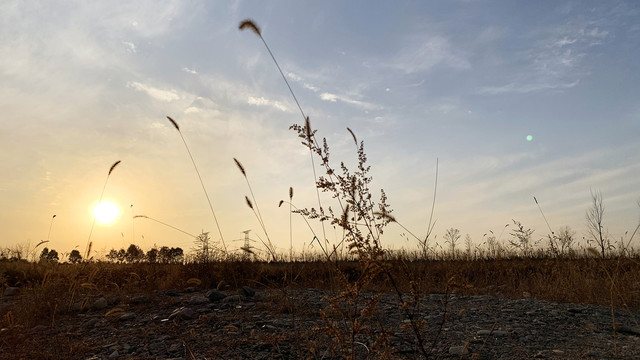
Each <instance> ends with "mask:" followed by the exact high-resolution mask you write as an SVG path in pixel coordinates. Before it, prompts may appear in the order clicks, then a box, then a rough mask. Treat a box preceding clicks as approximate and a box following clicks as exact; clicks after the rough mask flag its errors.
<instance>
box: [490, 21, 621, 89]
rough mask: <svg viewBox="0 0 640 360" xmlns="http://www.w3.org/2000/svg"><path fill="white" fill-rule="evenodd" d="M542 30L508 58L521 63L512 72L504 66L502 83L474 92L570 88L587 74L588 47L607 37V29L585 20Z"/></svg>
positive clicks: (601, 41) (598, 43)
mask: <svg viewBox="0 0 640 360" xmlns="http://www.w3.org/2000/svg"><path fill="white" fill-rule="evenodd" d="M543 33H545V34H546V36H543V38H542V39H539V40H533V41H531V40H529V41H531V46H530V47H529V48H528V49H527V50H525V51H523V52H521V53H520V54H519V56H516V57H515V58H514V59H511V62H512V63H515V62H522V63H523V65H524V66H521V67H518V72H516V73H509V71H508V68H507V69H505V73H506V76H504V78H505V79H506V84H500V85H489V86H484V87H481V88H480V89H479V90H478V93H480V94H488V95H498V94H505V93H519V94H525V93H532V92H538V91H544V90H562V89H569V88H572V87H574V86H576V85H578V84H579V83H580V80H581V79H582V78H583V77H584V76H586V75H588V74H589V69H588V68H586V66H585V64H584V63H585V62H584V59H585V58H586V57H588V54H589V51H590V48H592V47H594V46H597V45H600V44H602V43H603V42H604V41H605V40H606V39H607V37H609V32H608V31H606V30H603V29H600V28H599V27H594V26H592V25H590V24H588V23H587V24H584V25H580V26H578V25H563V26H560V27H557V28H553V29H550V30H546V31H545V32H543ZM524 40H526V37H525V39H523V41H524ZM509 78H510V79H509Z"/></svg>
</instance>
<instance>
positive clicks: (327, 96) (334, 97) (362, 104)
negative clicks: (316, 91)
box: [320, 92, 382, 110]
mask: <svg viewBox="0 0 640 360" xmlns="http://www.w3.org/2000/svg"><path fill="white" fill-rule="evenodd" d="M320 99H322V100H324V101H329V102H338V101H340V102H343V103H346V104H349V105H354V106H357V107H359V108H361V109H364V110H379V109H382V106H380V105H376V104H373V103H370V102H366V101H360V100H355V99H352V98H350V97H348V96H346V95H338V94H332V93H329V92H323V93H322V94H320Z"/></svg>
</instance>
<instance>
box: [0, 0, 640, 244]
mask: <svg viewBox="0 0 640 360" xmlns="http://www.w3.org/2000/svg"><path fill="white" fill-rule="evenodd" d="M246 18H251V19H253V20H254V21H255V22H256V24H257V25H258V26H259V27H260V28H261V30H262V35H263V37H264V39H265V41H266V42H267V43H268V45H269V47H270V48H271V50H272V51H273V53H274V55H275V57H276V58H277V60H278V62H279V64H280V66H281V68H282V70H283V72H284V73H285V75H286V77H287V79H288V80H289V82H290V84H291V87H292V89H293V91H294V92H295V94H296V96H297V98H298V100H299V102H300V104H301V106H302V108H303V109H304V112H305V113H306V114H307V115H308V116H309V117H310V121H311V124H312V126H313V128H315V129H317V131H318V133H317V136H318V137H320V138H322V137H325V138H326V139H327V142H328V144H329V146H330V148H331V156H332V161H333V162H334V167H337V166H338V165H339V162H340V161H344V162H345V163H346V164H349V165H350V166H353V165H354V164H355V163H356V162H355V161H356V153H355V147H354V144H353V140H352V137H351V134H350V133H349V132H348V131H347V127H348V128H350V129H351V130H353V132H354V133H355V135H356V136H357V138H358V140H361V141H364V144H365V145H364V146H365V151H366V153H367V155H368V160H369V164H370V165H371V166H372V169H371V176H372V178H373V182H372V184H371V188H372V191H373V193H374V196H376V197H377V196H378V195H379V189H384V191H385V192H386V194H387V197H388V203H389V204H390V205H391V207H392V208H393V209H394V212H393V215H394V216H395V217H396V219H397V220H398V221H399V222H400V223H401V224H402V225H404V226H405V227H407V228H408V229H410V230H411V231H412V232H413V233H415V234H416V235H418V236H420V237H423V236H424V235H425V234H426V229H427V226H428V225H427V224H428V221H429V217H430V213H431V205H432V203H433V200H434V187H435V180H436V164H437V168H438V177H437V192H436V199H435V208H434V213H433V219H434V220H437V221H436V223H435V227H434V230H433V234H432V236H434V235H435V239H433V240H432V241H433V243H432V245H435V242H439V243H440V244H443V239H442V237H443V235H444V233H445V231H446V230H447V229H449V228H457V229H459V230H460V233H461V234H463V238H464V236H465V235H466V234H469V236H470V238H471V239H472V240H473V241H474V243H475V244H476V245H481V244H482V241H483V239H484V238H483V235H484V234H486V233H488V231H489V230H492V231H493V232H495V233H496V234H499V233H500V232H501V231H503V229H505V225H506V224H512V225H511V226H510V227H508V228H506V231H504V234H503V236H502V241H504V240H507V239H508V238H509V235H508V232H509V231H510V229H512V228H513V223H512V220H517V221H519V222H521V223H522V224H523V225H524V226H525V227H526V228H531V229H534V230H535V233H534V235H533V236H534V239H536V240H537V239H541V238H543V237H545V236H546V235H547V234H548V233H549V229H548V227H547V225H546V223H545V220H544V218H543V216H542V214H541V210H542V212H543V213H544V215H545V217H546V219H547V220H548V223H549V225H550V226H551V228H552V229H553V230H554V231H557V230H558V229H560V228H561V227H563V226H570V227H571V228H572V229H573V230H574V231H575V232H576V238H578V239H580V240H581V239H582V238H583V237H584V236H586V234H587V228H586V223H585V212H586V211H587V209H588V208H589V207H590V204H591V192H593V191H599V192H601V194H602V197H603V200H604V204H605V209H606V210H605V218H604V220H605V228H606V230H607V231H608V233H609V234H610V236H611V237H612V239H614V240H619V239H620V238H621V237H623V236H624V237H625V239H627V238H628V237H629V234H627V235H625V232H627V231H628V232H629V233H631V232H632V231H633V229H634V228H635V227H636V226H637V224H638V221H639V219H640V207H639V206H638V201H639V200H640V186H639V184H640V183H639V179H640V162H639V161H638V160H639V154H640V141H638V136H639V135H640V101H639V100H640V65H639V64H640V62H639V61H638V60H637V59H638V57H639V55H640V22H638V19H639V18H640V4H638V3H637V2H635V1H606V2H603V1H535V2H532V1H489V0H487V1H484V0H477V1H472V0H467V1H455V0H454V1H449V0H447V1H419V2H417V1H388V2H383V1H378V2H371V1H348V2H344V1H321V2H319V1H295V2H290V1H289V2H284V1H165V0H149V1H135V2H130V1H92V2H85V1H29V2H25V1H19V0H15V1H13V0H6V1H2V3H1V4H0V108H2V110H3V111H2V112H3V117H2V120H0V224H1V225H2V226H1V229H2V230H1V232H0V247H3V248H4V247H9V248H11V247H15V246H20V245H22V246H27V247H31V248H33V247H34V246H35V245H36V244H37V243H38V242H39V241H41V240H46V239H48V240H49V243H48V244H46V245H47V246H48V247H49V248H54V249H57V250H58V251H59V252H61V253H65V252H69V251H71V250H72V249H78V250H80V252H81V253H83V252H84V251H85V250H86V245H87V243H88V241H89V240H91V241H92V242H93V251H94V255H95V256H100V255H104V254H105V253H107V252H108V251H109V250H110V249H112V248H116V249H118V248H122V247H124V248H126V247H127V246H128V245H129V244H131V243H135V244H137V245H139V246H140V247H142V248H143V249H145V250H148V249H149V248H151V247H152V246H154V245H157V246H165V245H166V246H180V247H182V248H183V249H185V250H189V249H191V248H193V247H194V241H193V238H192V237H190V236H189V235H186V234H184V233H183V232H181V231H178V230H176V229H174V228H177V229H180V230H182V231H184V232H187V233H190V234H196V235H197V234H199V233H201V232H203V231H204V232H210V235H211V237H212V240H213V242H214V243H216V244H219V243H220V236H219V234H218V230H217V229H218V228H217V226H216V223H215V222H214V219H213V216H212V212H211V210H210V207H209V204H208V202H207V198H206V196H205V194H204V192H203V189H202V186H201V184H200V181H199V180H198V174H197V173H196V170H195V169H194V167H193V164H192V163H191V160H190V158H189V153H188V152H187V149H186V148H185V145H184V143H183V142H182V139H181V138H180V133H178V132H177V131H176V129H175V128H174V127H173V126H172V125H171V123H170V122H169V121H168V120H167V119H166V116H171V117H172V118H173V119H174V120H175V121H176V122H177V123H178V124H179V126H180V130H181V134H182V136H183V137H184V139H185V141H186V143H187V145H188V148H189V150H190V152H191V155H192V156H193V159H194V161H195V163H196V164H197V169H198V171H199V173H200V176H201V178H202V180H203V183H204V186H205V188H206V190H207V193H208V196H209V199H210V200H211V204H212V207H213V209H214V212H215V215H216V218H217V220H218V224H219V227H220V231H221V232H222V234H223V237H224V240H225V244H226V246H227V247H228V250H229V251H238V250H237V249H238V248H239V247H240V246H241V245H242V244H243V243H242V241H236V240H239V239H241V238H243V237H244V234H243V233H242V232H243V231H245V230H251V232H250V233H249V234H250V237H251V238H252V239H255V240H259V239H263V240H265V239H266V235H265V234H264V231H262V229H261V227H260V225H259V223H258V221H257V220H256V217H255V215H254V213H253V212H252V210H251V209H250V208H249V207H248V206H247V205H246V203H245V196H246V195H250V191H249V189H248V187H247V183H246V182H245V178H244V177H243V176H242V174H241V173H240V171H239V170H238V168H237V167H236V164H235V163H234V161H233V158H237V159H238V160H239V161H240V162H241V163H242V164H243V166H244V168H245V169H246V172H247V177H248V180H249V182H250V184H251V188H252V190H253V192H254V194H255V200H256V203H257V205H258V207H259V210H260V211H261V214H262V216H263V218H264V223H265V228H266V230H267V232H268V235H269V238H270V239H271V241H272V242H273V243H274V245H275V246H276V247H277V249H278V251H280V252H282V253H288V249H289V246H290V231H289V221H290V217H289V207H288V206H287V205H283V206H282V207H278V203H279V201H280V200H288V196H289V195H288V192H289V187H293V189H294V197H293V203H294V205H295V206H297V207H299V208H304V207H314V206H317V199H316V192H315V190H314V180H313V172H312V167H311V163H310V159H309V152H308V149H307V148H305V147H304V146H302V145H301V144H300V141H299V139H298V138H297V136H296V134H295V133H294V132H293V131H292V130H289V126H290V125H292V124H295V123H297V124H300V123H304V120H303V118H302V116H301V114H300V112H299V110H298V108H297V106H296V104H295V102H294V100H293V98H292V97H291V95H290V93H289V91H288V89H287V86H286V84H285V83H284V82H283V80H282V78H281V76H280V73H279V72H278V70H277V68H276V67H275V65H274V63H273V61H272V60H271V57H270V56H269V53H268V52H267V50H266V48H265V47H264V45H263V44H262V42H261V40H260V38H259V37H257V36H256V35H255V34H253V33H251V32H250V31H239V30H238V24H239V23H240V22H241V21H242V20H244V19H246ZM116 161H121V163H119V165H118V166H117V167H116V168H114V169H113V171H112V172H111V174H110V175H109V176H107V175H108V171H109V169H110V167H111V166H112V164H114V163H115V162H116ZM318 171H319V169H318ZM105 184H106V186H105ZM103 189H104V193H102V191H103ZM101 194H103V200H105V201H110V202H113V203H115V204H116V205H117V206H118V207H119V209H120V214H119V216H118V217H117V218H116V220H115V221H113V222H111V223H104V224H103V223H101V222H99V221H98V222H96V223H95V225H94V226H92V223H93V219H94V215H93V212H92V208H93V206H94V205H95V204H96V203H97V202H98V200H99V199H100V196H101ZM534 196H535V197H536V199H537V200H538V202H539V205H540V208H538V206H537V205H536V203H535V202H534V200H533V197H534ZM322 199H323V205H324V206H327V205H332V204H333V206H334V207H335V204H334V203H332V199H331V198H330V196H328V195H326V194H324V195H323V198H322ZM53 215H55V217H53ZM134 215H145V216H147V218H141V217H138V218H135V219H134V218H133V216H134ZM291 219H292V232H291V235H292V238H293V247H294V250H295V251H296V252H298V253H299V252H301V251H303V250H304V251H317V250H318V248H317V246H316V247H315V248H314V249H310V248H309V247H308V244H309V243H310V241H311V240H312V239H313V233H312V232H311V231H310V230H309V227H308V226H307V225H306V223H305V221H304V220H303V219H302V218H301V217H300V216H299V215H295V214H294V216H293V217H292V218H291ZM154 220H156V221H154ZM310 224H311V226H312V228H313V229H314V231H315V232H316V234H322V230H321V226H320V224H319V223H318V222H314V221H311V222H310ZM326 234H327V238H328V240H329V242H330V243H333V244H335V243H336V242H338V241H339V240H340V239H341V236H342V235H341V232H340V231H338V230H334V229H333V228H331V227H330V226H327V229H326ZM637 242H638V240H637V239H635V240H634V241H633V242H632V245H634V244H635V245H637ZM382 243H383V246H385V247H386V248H389V249H395V250H398V249H408V250H413V249H416V248H417V242H416V241H415V239H413V238H411V237H408V236H406V232H405V231H404V230H403V229H402V228H401V227H399V226H397V225H396V224H391V225H389V227H388V228H387V229H386V231H385V233H384V236H383V238H382ZM255 245H256V246H259V247H261V246H260V243H259V242H258V243H255Z"/></svg>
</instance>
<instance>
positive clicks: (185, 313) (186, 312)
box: [169, 307, 198, 320]
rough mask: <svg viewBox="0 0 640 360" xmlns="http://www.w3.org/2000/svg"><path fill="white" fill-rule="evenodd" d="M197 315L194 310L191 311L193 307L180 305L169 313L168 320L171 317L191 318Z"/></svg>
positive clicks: (171, 318)
mask: <svg viewBox="0 0 640 360" xmlns="http://www.w3.org/2000/svg"><path fill="white" fill-rule="evenodd" d="M197 316H198V315H197V314H196V312H195V311H193V309H191V308H188V307H180V308H177V309H175V310H173V312H172V313H171V315H169V320H173V319H178V320H191V319H195V318H196V317H197Z"/></svg>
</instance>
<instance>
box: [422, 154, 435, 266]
mask: <svg viewBox="0 0 640 360" xmlns="http://www.w3.org/2000/svg"><path fill="white" fill-rule="evenodd" d="M437 192H438V158H436V181H435V185H434V186H433V202H432V203H431V214H430V215H429V224H428V225H427V235H426V236H425V238H424V241H419V242H420V245H421V246H422V254H423V256H424V257H425V258H426V257H427V241H429V236H431V232H432V231H433V228H434V227H435V225H436V223H435V222H432V220H433V211H434V209H435V208H436V194H437Z"/></svg>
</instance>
